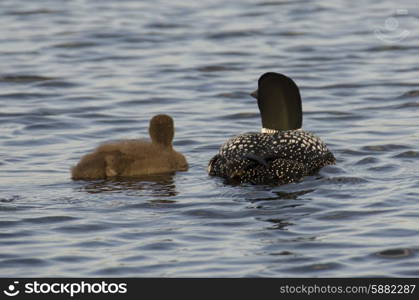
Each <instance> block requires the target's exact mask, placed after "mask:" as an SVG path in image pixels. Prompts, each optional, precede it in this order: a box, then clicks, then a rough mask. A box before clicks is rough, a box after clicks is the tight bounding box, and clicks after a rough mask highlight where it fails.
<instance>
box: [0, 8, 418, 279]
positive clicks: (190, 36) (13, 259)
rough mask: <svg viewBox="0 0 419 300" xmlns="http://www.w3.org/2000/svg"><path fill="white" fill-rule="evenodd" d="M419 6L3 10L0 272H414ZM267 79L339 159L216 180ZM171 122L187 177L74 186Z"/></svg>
mask: <svg viewBox="0 0 419 300" xmlns="http://www.w3.org/2000/svg"><path fill="white" fill-rule="evenodd" d="M418 35H419V10H418V7H417V1H416V0H411V1H397V3H395V2H394V1H389V0H387V1H374V0H366V1H365V0H363V1H343V0H342V1H333V2H332V1H326V0H321V1H276V0H265V1H263V0H261V1H259V0H247V1H240V2H239V1H231V2H225V1H221V0H203V1H192V0H186V1H163V0H158V1H128V0H126V1H103V0H100V1H99V0H97V1H93V0H92V1H87V0H85V1H83V0H79V1H55V0H54V1H53V0H50V1H48V0H45V1H29V0H26V1H12V0H3V1H1V2H0V45H1V48H0V274H1V276H3V277H20V276H29V277H31V276H50V277H54V276H73V277H98V276H103V277H107V276H109V277H119V276H124V277H127V276H134V277H349V276H350V277H361V276H362V277H363V276H396V277H398V276H406V277H417V276H419V260H418V256H419V175H418V174H419V122H418V114H419V64H418V61H419V39H418ZM267 71H275V72H280V73H284V74H287V75H288V76H290V77H291V78H293V79H294V80H295V81H296V83H297V85H298V86H299V87H300V89H301V94H302V98H303V111H304V121H303V123H304V128H305V129H306V130H310V131H312V132H314V133H316V134H317V135H318V136H320V137H321V138H322V139H323V140H324V141H325V142H326V143H327V145H328V147H329V149H330V150H331V151H332V152H333V153H334V154H335V156H336V158H337V164H336V165H335V166H328V167H325V168H324V169H322V170H321V171H320V172H319V174H317V175H315V176H310V177H306V178H305V179H304V180H303V181H302V182H299V183H295V184H289V185H284V186H255V185H246V184H243V185H226V184H225V183H224V181H223V180H222V179H220V178H214V177H209V176H208V175H207V173H206V167H207V163H208V161H209V159H210V158H211V157H212V156H213V155H214V154H215V153H216V152H217V151H218V148H219V146H220V145H221V144H222V143H223V142H224V141H226V140H227V139H228V138H230V137H232V136H234V135H236V134H239V133H243V132H247V131H258V130H259V129H260V126H261V125H260V117H259V112H258V108H257V104H256V102H255V100H254V99H253V98H251V97H250V96H249V93H250V92H251V91H253V90H254V89H255V88H256V86H257V79H258V78H259V76H260V75H261V74H263V73H264V72H267ZM158 113H167V114H170V115H171V116H172V117H173V118H174V120H175V126H176V136H175V143H174V145H175V149H176V150H178V151H180V152H182V153H183V154H184V155H185V156H186V157H187V159H188V161H189V164H190V170H189V171H188V172H184V173H177V174H175V175H174V176H156V177H155V178H152V179H148V180H145V181H138V180H125V181H91V182H87V181H72V180H71V179H70V171H69V170H70V168H71V166H72V165H74V164H76V163H77V161H78V160H79V158H80V157H81V156H82V155H84V154H85V153H87V152H89V151H91V150H92V149H93V148H95V147H96V146H97V145H98V144H100V143H102V142H104V141H107V140H113V139H122V138H137V137H147V135H148V133H147V127H148V121H149V119H150V118H151V117H152V116H153V115H155V114H158Z"/></svg>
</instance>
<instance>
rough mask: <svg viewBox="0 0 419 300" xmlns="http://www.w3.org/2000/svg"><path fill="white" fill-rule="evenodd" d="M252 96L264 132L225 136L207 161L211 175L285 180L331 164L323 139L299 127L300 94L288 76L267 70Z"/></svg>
mask: <svg viewBox="0 0 419 300" xmlns="http://www.w3.org/2000/svg"><path fill="white" fill-rule="evenodd" d="M252 96H254V97H255V98H257V99H258V106H259V110H260V112H261V118H262V126H263V128H262V133H253V132H250V133H244V134H241V135H238V136H235V137H233V138H231V139H230V140H228V141H227V142H226V143H225V144H224V145H222V146H221V148H220V150H219V153H218V154H217V155H215V156H214V157H213V158H212V159H211V160H210V162H209V164H208V173H209V175H213V176H220V177H223V178H227V179H231V180H234V181H238V182H249V183H254V184H286V183H291V182H295V181H298V180H300V179H301V178H302V177H304V176H307V175H312V174H314V173H315V172H317V171H318V170H319V169H320V168H322V167H323V166H325V165H330V164H334V163H335V157H334V156H333V154H332V153H331V152H330V151H329V150H328V149H327V147H326V145H325V144H324V143H323V141H322V140H321V139H320V138H319V137H317V136H315V135H314V134H312V133H310V132H308V131H304V130H302V129H301V125H302V109H301V98H300V93H299V90H298V87H297V85H296V84H295V83H294V81H293V80H292V79H290V78H288V77H286V76H284V75H282V74H278V73H265V74H264V75H262V76H261V77H260V79H259V82H258V90H257V91H255V92H254V93H252Z"/></svg>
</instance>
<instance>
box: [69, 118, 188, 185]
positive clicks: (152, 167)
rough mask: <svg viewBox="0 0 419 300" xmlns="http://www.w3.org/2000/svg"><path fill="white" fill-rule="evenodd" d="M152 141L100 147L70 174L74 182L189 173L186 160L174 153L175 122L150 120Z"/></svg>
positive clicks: (163, 119)
mask: <svg viewBox="0 0 419 300" xmlns="http://www.w3.org/2000/svg"><path fill="white" fill-rule="evenodd" d="M149 134H150V137H151V141H147V140H122V141H115V142H108V143H105V144H102V145H100V146H99V147H97V148H96V149H95V151H93V152H92V153H89V154H86V155H85V156H83V157H82V158H81V159H80V161H79V163H78V164H77V165H76V166H74V167H73V168H72V170H71V178H72V179H106V178H112V177H133V176H142V175H152V174H160V173H171V172H174V171H186V170H188V163H187V161H186V159H185V157H184V156H183V155H182V154H181V153H179V152H176V151H175V150H174V149H173V146H172V141H173V137H174V125H173V119H172V118H171V117H170V116H168V115H163V114H162V115H156V116H154V117H153V118H152V119H151V120H150V126H149Z"/></svg>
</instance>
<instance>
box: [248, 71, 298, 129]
mask: <svg viewBox="0 0 419 300" xmlns="http://www.w3.org/2000/svg"><path fill="white" fill-rule="evenodd" d="M251 95H252V96H253V97H255V98H256V99H257V100H258V106H259V110H260V115H261V118H262V126H263V128H266V129H273V130H290V129H299V128H301V126H302V123H303V113H302V108H301V97H300V92H299V90H298V87H297V85H296V84H295V82H294V81H293V80H292V79H291V78H289V77H287V76H285V75H282V74H279V73H273V72H268V73H265V74H263V75H262V76H261V77H260V78H259V81H258V89H257V90H256V91H254V92H253V93H252V94H251Z"/></svg>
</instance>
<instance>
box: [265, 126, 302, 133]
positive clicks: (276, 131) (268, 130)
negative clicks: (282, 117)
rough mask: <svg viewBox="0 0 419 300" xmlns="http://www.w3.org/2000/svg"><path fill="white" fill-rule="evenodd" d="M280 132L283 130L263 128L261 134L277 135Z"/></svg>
mask: <svg viewBox="0 0 419 300" xmlns="http://www.w3.org/2000/svg"><path fill="white" fill-rule="evenodd" d="M293 130H303V129H302V128H298V129H293ZM280 131H283V130H277V129H271V128H264V127H262V129H261V133H267V134H275V133H278V132H280Z"/></svg>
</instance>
